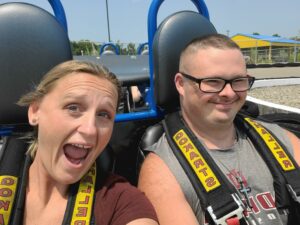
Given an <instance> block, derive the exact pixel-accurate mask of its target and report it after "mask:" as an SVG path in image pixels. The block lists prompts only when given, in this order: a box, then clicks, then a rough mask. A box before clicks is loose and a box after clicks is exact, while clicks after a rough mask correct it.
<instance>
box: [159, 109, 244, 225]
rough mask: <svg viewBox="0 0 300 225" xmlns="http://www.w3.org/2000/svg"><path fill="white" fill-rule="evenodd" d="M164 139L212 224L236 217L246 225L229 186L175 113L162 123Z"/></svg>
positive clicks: (223, 222) (235, 196) (225, 222)
mask: <svg viewBox="0 0 300 225" xmlns="http://www.w3.org/2000/svg"><path fill="white" fill-rule="evenodd" d="M163 126H164V129H165V132H166V137H167V140H168V143H169V144H170V146H171V149H172V150H173V152H174V155H175V156H176V158H177V159H178V161H179V162H180V164H181V166H182V167H183V169H184V171H185V172H186V174H187V175H188V177H189V179H190V181H191V183H192V185H193V187H194V189H195V191H196V193H197V195H198V197H199V199H200V202H201V206H202V208H203V209H205V210H206V211H207V212H208V213H209V215H210V216H211V219H212V220H213V221H214V223H215V224H227V221H226V220H227V219H229V218H232V217H238V218H239V220H241V224H243V223H244V224H246V222H245V219H244V215H243V211H244V209H245V206H244V204H243V203H242V201H241V199H240V197H239V195H238V194H237V193H236V190H235V188H234V187H233V185H232V184H231V183H230V182H229V181H228V180H227V178H226V177H225V175H224V174H223V173H222V171H221V170H220V169H219V167H218V166H217V165H216V163H215V162H214V160H213V159H212V158H211V156H210V155H209V153H208V152H207V151H206V149H205V148H204V146H203V145H202V144H201V143H200V142H199V141H198V139H197V138H196V136H195V135H194V134H193V133H192V132H191V131H190V130H189V129H188V128H187V127H186V126H185V124H184V122H183V120H182V118H181V116H180V115H179V113H178V112H176V113H172V114H169V115H167V116H166V118H165V120H164V121H163Z"/></svg>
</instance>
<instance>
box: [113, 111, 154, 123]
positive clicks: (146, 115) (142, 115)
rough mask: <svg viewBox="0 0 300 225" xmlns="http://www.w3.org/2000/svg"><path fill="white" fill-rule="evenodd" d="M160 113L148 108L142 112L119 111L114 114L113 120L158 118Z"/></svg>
mask: <svg viewBox="0 0 300 225" xmlns="http://www.w3.org/2000/svg"><path fill="white" fill-rule="evenodd" d="M159 116H160V115H159V114H158V113H157V111H155V110H148V111H142V112H132V113H120V114H117V115H116V118H115V121H116V122H122V121H132V120H139V119H150V118H158V117H159Z"/></svg>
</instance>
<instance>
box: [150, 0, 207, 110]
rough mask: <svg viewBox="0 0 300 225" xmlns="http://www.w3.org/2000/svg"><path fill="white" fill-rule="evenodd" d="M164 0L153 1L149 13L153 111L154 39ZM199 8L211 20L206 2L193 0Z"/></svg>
mask: <svg viewBox="0 0 300 225" xmlns="http://www.w3.org/2000/svg"><path fill="white" fill-rule="evenodd" d="M163 1H164V0H153V1H152V3H151V5H150V9H149V12H148V43H149V72H150V90H149V95H150V96H152V98H149V106H150V109H151V110H154V111H156V110H157V109H156V104H155V102H154V74H153V50H152V46H153V39H154V35H155V32H156V30H157V13H158V9H159V7H160V5H161V4H162V3H163ZM192 2H193V3H194V5H195V6H196V7H197V9H198V11H199V13H200V14H202V15H203V16H205V17H206V18H207V19H208V20H209V13H208V9H207V7H206V4H205V2H204V0H192Z"/></svg>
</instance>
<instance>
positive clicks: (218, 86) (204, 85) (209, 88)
mask: <svg viewBox="0 0 300 225" xmlns="http://www.w3.org/2000/svg"><path fill="white" fill-rule="evenodd" d="M180 73H181V74H182V76H184V77H185V78H187V79H189V80H191V81H194V82H196V83H198V85H199V89H200V90H201V91H202V92H205V93H218V92H221V91H222V90H223V89H224V87H225V86H226V84H230V86H231V88H232V90H234V91H235V92H243V91H247V90H249V89H250V88H251V87H252V85H253V83H254V81H255V77H251V76H249V75H247V76H246V77H237V78H234V79H231V80H225V79H223V78H202V79H199V78H195V77H193V76H191V75H189V74H186V73H182V72H180Z"/></svg>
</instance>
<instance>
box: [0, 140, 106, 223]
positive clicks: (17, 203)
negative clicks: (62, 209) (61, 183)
mask: <svg viewBox="0 0 300 225" xmlns="http://www.w3.org/2000/svg"><path fill="white" fill-rule="evenodd" d="M27 147H28V144H27V143H26V142H25V140H22V139H19V138H15V137H7V138H5V141H4V144H3V146H2V148H1V152H0V153H1V159H0V162H1V163H0V225H21V224H23V213H24V201H25V195H26V185H27V178H28V177H27V176H28V169H29V167H30V165H31V163H32V160H31V157H30V156H28V155H27V154H26V151H27ZM96 172H97V168H96V164H95V165H94V166H93V167H92V168H91V169H90V170H89V172H88V173H87V174H86V175H85V177H84V178H82V179H81V181H79V182H77V183H76V184H74V185H72V186H71V187H70V195H69V200H68V203H67V209H66V213H65V216H64V220H63V225H67V224H68V225H69V224H86V225H87V224H95V221H94V216H93V204H94V198H95V193H96V190H98V189H99V187H100V183H101V182H102V181H103V180H104V178H105V176H106V174H104V173H101V174H99V173H96Z"/></svg>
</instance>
